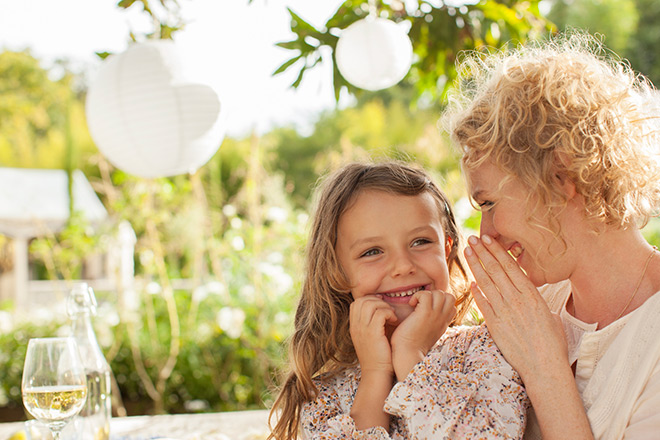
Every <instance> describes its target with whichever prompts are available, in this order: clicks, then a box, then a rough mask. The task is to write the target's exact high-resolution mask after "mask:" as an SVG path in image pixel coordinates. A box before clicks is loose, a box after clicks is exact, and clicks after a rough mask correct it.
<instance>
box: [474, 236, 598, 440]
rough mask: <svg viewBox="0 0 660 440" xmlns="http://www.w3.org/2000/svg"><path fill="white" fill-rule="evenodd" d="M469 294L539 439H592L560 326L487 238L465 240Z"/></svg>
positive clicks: (528, 283)
mask: <svg viewBox="0 0 660 440" xmlns="http://www.w3.org/2000/svg"><path fill="white" fill-rule="evenodd" d="M468 243H469V246H468V247H467V248H466V249H465V257H466V259H467V262H468V264H469V266H470V269H471V270H472V273H473V275H474V278H475V279H476V280H477V283H476V284H474V283H473V285H472V294H473V296H474V300H475V301H476V303H477V305H478V306H479V309H480V310H481V312H482V313H483V315H484V318H485V320H486V326H487V327H488V330H489V332H490V334H491V336H492V337H493V339H494V340H495V343H496V344H497V346H498V348H499V349H500V351H501V352H502V354H503V355H504V357H505V359H506V360H507V361H508V362H509V363H510V364H511V366H512V367H513V368H514V369H515V370H516V371H518V373H519V374H520V377H521V378H522V380H523V382H524V384H525V388H526V390H527V394H528V395H529V398H530V400H531V402H532V405H533V406H534V412H535V413H536V417H537V420H538V422H539V427H540V428H541V432H542V434H543V438H544V439H548V440H550V439H565V438H572V439H593V435H592V433H591V428H590V426H589V420H588V419H587V415H586V412H585V410H584V406H583V404H582V399H581V397H580V395H579V393H578V390H577V387H576V385H575V380H574V378H573V373H572V371H571V368H570V366H569V364H568V350H567V346H566V339H565V336H564V332H563V329H562V327H561V323H560V321H559V320H558V319H556V318H555V315H553V314H552V313H551V312H550V309H549V308H548V306H547V304H546V303H545V301H544V300H543V298H542V297H541V295H540V294H539V292H538V290H537V289H536V287H535V286H534V284H532V282H531V281H530V280H529V279H528V278H527V276H526V275H525V273H524V272H523V271H522V269H521V268H520V266H518V263H517V262H516V261H515V260H514V259H513V258H512V257H511V255H509V254H508V252H506V251H505V250H504V248H502V246H500V245H499V243H497V242H496V241H494V240H493V239H492V238H491V237H489V236H487V235H484V236H483V237H482V239H481V240H479V239H478V238H477V237H470V238H469V239H468Z"/></svg>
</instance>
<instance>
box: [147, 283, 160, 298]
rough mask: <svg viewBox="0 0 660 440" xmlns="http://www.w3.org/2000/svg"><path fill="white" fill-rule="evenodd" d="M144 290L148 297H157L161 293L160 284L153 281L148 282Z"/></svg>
mask: <svg viewBox="0 0 660 440" xmlns="http://www.w3.org/2000/svg"><path fill="white" fill-rule="evenodd" d="M144 290H146V291H147V293H148V294H149V295H157V294H159V293H160V292H161V291H162V289H161V288H160V284H158V283H157V282H155V281H150V282H149V283H148V284H147V286H146V287H145V288H144Z"/></svg>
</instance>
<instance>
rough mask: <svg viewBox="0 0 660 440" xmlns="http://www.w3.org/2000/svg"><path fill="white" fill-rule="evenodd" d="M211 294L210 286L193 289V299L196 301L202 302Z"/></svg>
mask: <svg viewBox="0 0 660 440" xmlns="http://www.w3.org/2000/svg"><path fill="white" fill-rule="evenodd" d="M208 296H209V291H208V288H207V287H206V286H205V285H204V286H197V287H195V290H193V294H192V299H193V301H195V302H202V301H204V300H205V299H206V298H207V297H208Z"/></svg>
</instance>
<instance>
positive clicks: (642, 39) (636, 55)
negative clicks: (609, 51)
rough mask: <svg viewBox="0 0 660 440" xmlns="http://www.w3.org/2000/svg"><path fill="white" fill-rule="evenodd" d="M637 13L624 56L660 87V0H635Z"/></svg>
mask: <svg viewBox="0 0 660 440" xmlns="http://www.w3.org/2000/svg"><path fill="white" fill-rule="evenodd" d="M636 3H637V10H638V11H639V12H640V14H639V22H638V24H637V29H636V31H635V33H634V34H633V36H632V37H631V39H630V40H629V44H628V49H627V50H626V52H625V57H626V58H628V59H629V60H630V63H631V64H632V66H633V67H634V68H635V69H637V70H638V71H640V72H642V73H643V74H644V75H646V76H647V77H648V78H649V79H650V80H651V81H652V82H653V84H655V85H656V87H660V51H658V44H660V2H658V1H657V0H636Z"/></svg>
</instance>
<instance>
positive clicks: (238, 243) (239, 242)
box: [231, 237, 245, 251]
mask: <svg viewBox="0 0 660 440" xmlns="http://www.w3.org/2000/svg"><path fill="white" fill-rule="evenodd" d="M231 247H233V248H234V250H235V251H242V250H243V249H245V242H244V241H243V238H242V237H234V238H232V239H231Z"/></svg>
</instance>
